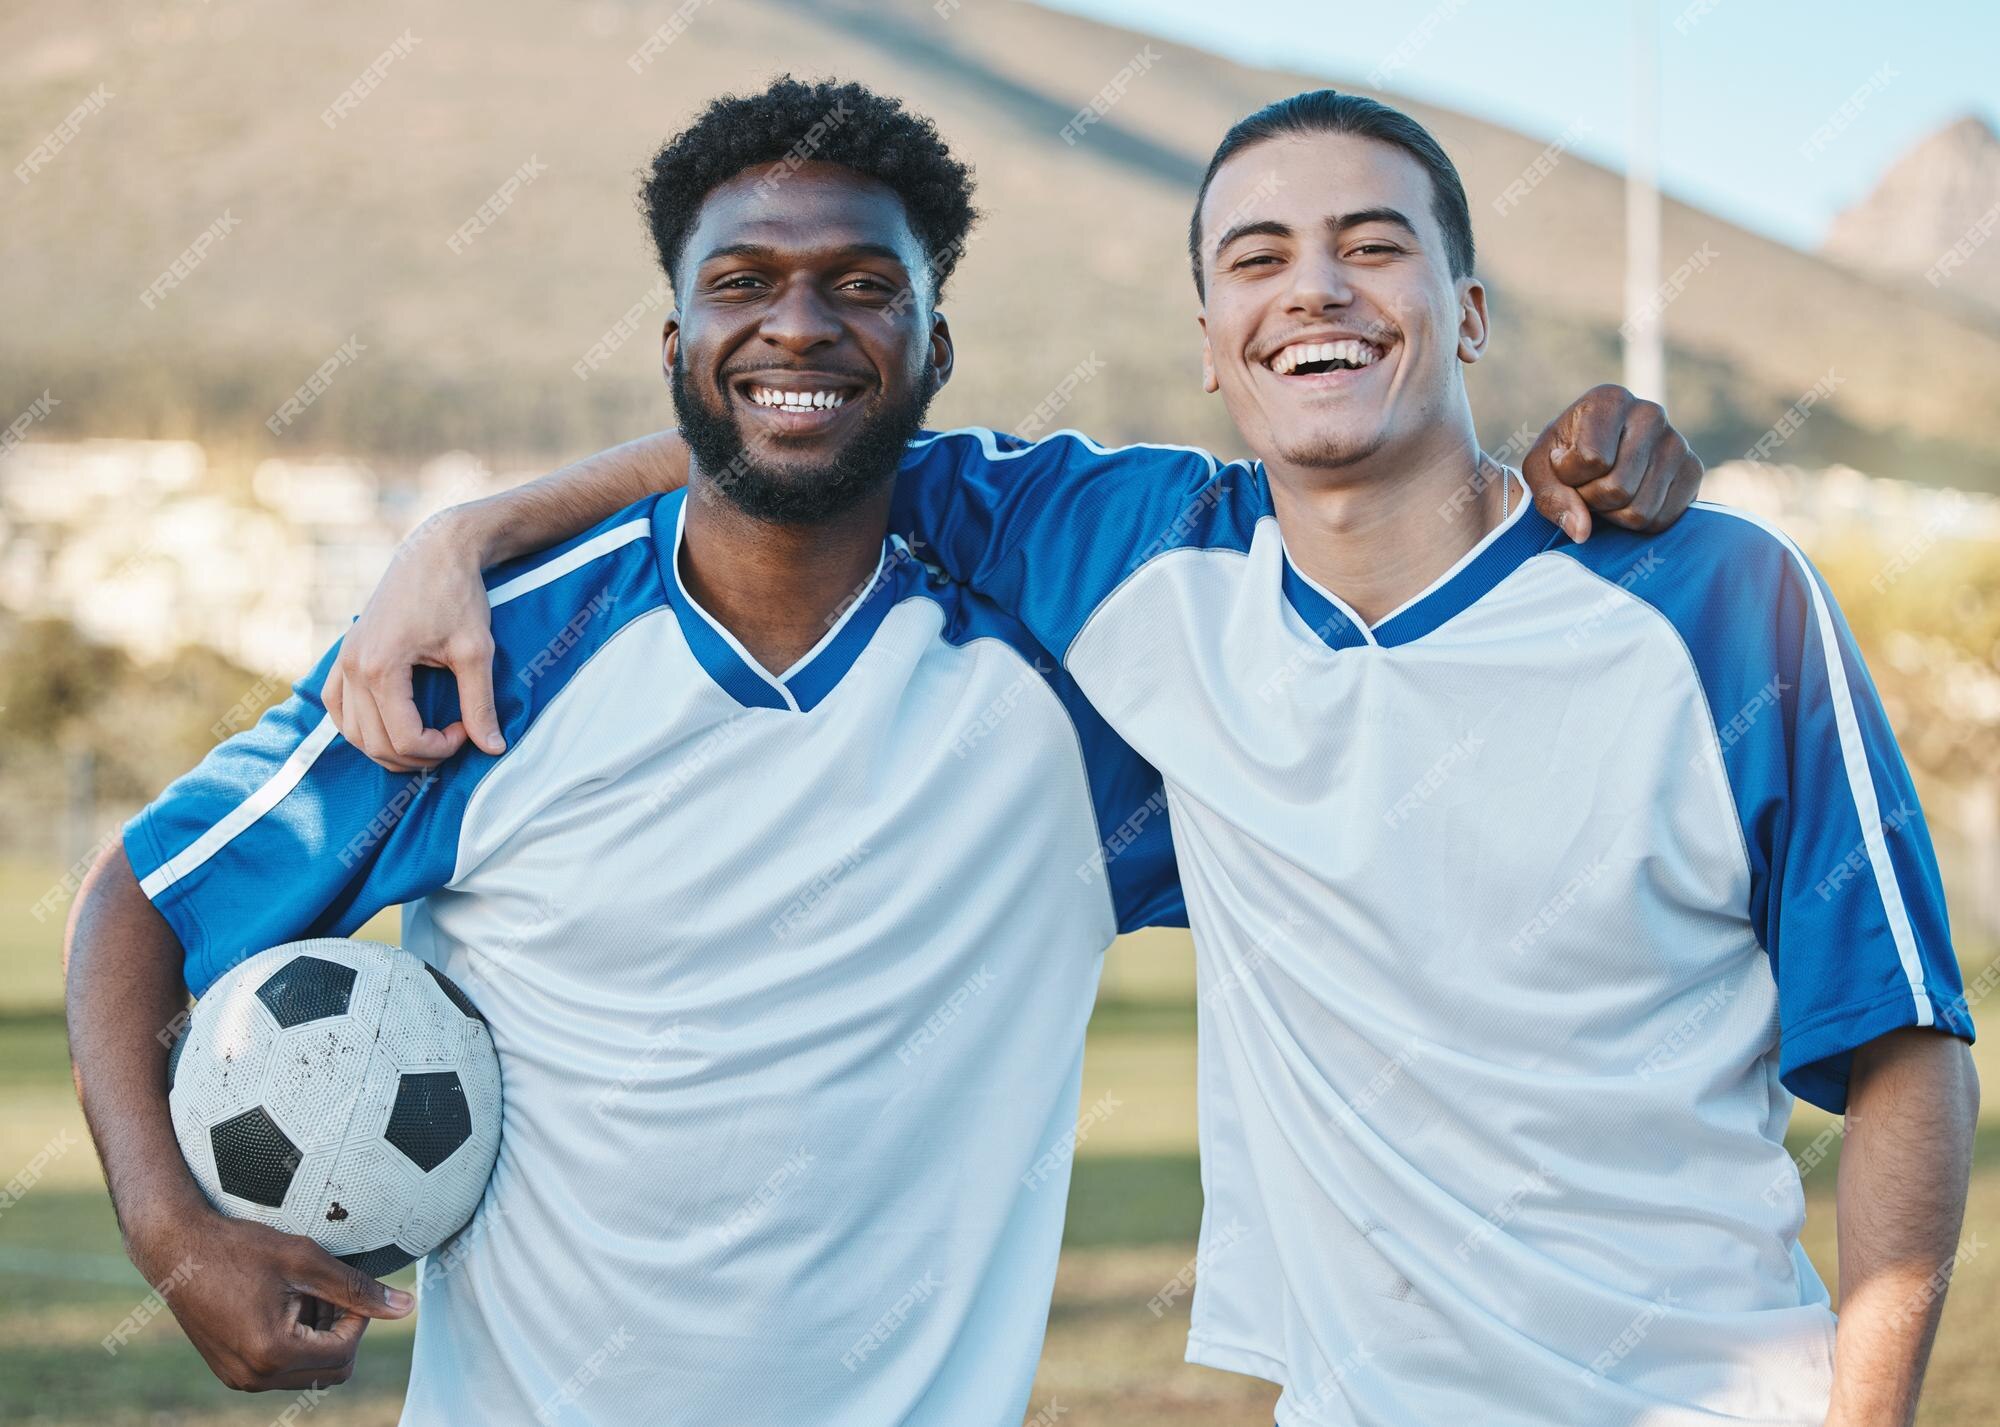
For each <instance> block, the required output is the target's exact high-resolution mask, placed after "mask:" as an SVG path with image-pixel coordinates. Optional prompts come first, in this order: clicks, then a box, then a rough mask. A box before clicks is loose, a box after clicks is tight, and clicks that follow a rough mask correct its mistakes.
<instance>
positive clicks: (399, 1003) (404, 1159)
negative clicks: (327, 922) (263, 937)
mask: <svg viewBox="0 0 2000 1427" xmlns="http://www.w3.org/2000/svg"><path fill="white" fill-rule="evenodd" d="M168 1080H169V1086H168V1102H169V1104H170V1106H171V1108H172V1111H173V1122H174V1133H175V1135H176V1137H177V1138H178V1139H179V1141H180V1147H181V1153H182V1154H183V1155H185V1156H186V1157H187V1162H188V1168H189V1169H190V1170H192V1171H193V1173H194V1177H195V1180H196V1182H197V1183H199V1184H200V1185H201V1187H202V1190H203V1192H204V1193H206V1194H207V1195H208V1197H209V1199H210V1201H211V1202H213V1203H214V1204H215V1206H216V1207H217V1208H218V1209H220V1210H221V1211H222V1212H223V1213H225V1214H228V1215H230V1216H232V1217H234V1218H239V1219H252V1220H255V1221H257V1222H258V1223H262V1224H267V1225H269V1226H270V1227H272V1228H274V1229H282V1230H284V1231H285V1232H286V1233H292V1234H301V1235H304V1236H305V1237H307V1238H309V1239H312V1240H313V1241H314V1242H316V1243H318V1244H319V1245H320V1246H321V1247H322V1248H324V1249H325V1250H326V1251H327V1252H328V1253H330V1254H332V1255H333V1256H334V1257H336V1258H338V1259H340V1260H341V1261H342V1262H343V1263H347V1264H352V1265H353V1266H355V1267H356V1268H359V1269H361V1270H362V1271H363V1272H365V1273H368V1274H372V1275H374V1276H375V1277H378V1278H379V1277H381V1276H382V1275H384V1274H388V1273H393V1272H394V1271H395V1270H397V1269H399V1268H402V1267H403V1266H404V1265H405V1264H408V1263H410V1262H412V1261H413V1260H415V1259H418V1258H420V1257H422V1256H423V1255H424V1254H427V1253H429V1252H430V1251H431V1250H433V1249H435V1248H436V1247H438V1245H440V1244H442V1243H443V1242H444V1241H445V1240H446V1239H448V1238H450V1237H451V1236H452V1235H453V1234H455V1233H457V1232H458V1231H459V1230H460V1229H461V1228H463V1227H464V1226H465V1224H466V1223H467V1222H468V1221H469V1220H470V1219H471V1218H472V1215H473V1212H474V1210H476V1209H477V1208H478V1207H479V1201H480V1198H481V1196H482V1195H483V1194H484V1193H485V1190H486V1181H487V1179H488V1177H489V1176H490V1175H491V1174H492V1172H493V1161H494V1159H495V1157H496V1156H497V1155H498V1153H499V1149H500V1061H499V1058H498V1056H496V1055H495V1053H494V1050H493V1036H492V1032H491V1030H490V1029H489V1028H488V1026H487V1024H486V1021H485V1018H484V1017H482V1016H481V1015H480V1014H479V1011H478V1010H477V1008H475V1007H474V1006H473V1004H472V1002H471V1001H470V1000H469V999H468V998H467V997H466V995H465V993H464V992H463V991H461V990H460V989H459V988H458V987H457V986H456V985H454V984H453V983H452V982H451V980H450V979H449V978H447V977H446V976H444V975H443V974H442V973H441V972H439V971H437V970H436V969H434V968H433V967H431V966H430V965H428V964H427V963H425V962H423V961H421V960H419V959H418V958H417V957H415V956H412V955H411V954H410V953H408V952H406V951H401V950H399V949H397V948H395V947H392V946H383V945H381V944H380V943H377V942H366V941H346V940H340V939H332V938H329V939H324V940H318V941H301V942H292V943H290V944H289V945H286V946H280V947H274V948H273V949H272V950H270V951H266V952H263V953H261V954H260V955H257V956H253V957H251V958H250V959H249V960H247V961H245V962H243V963H242V964H241V965H239V966H237V967H236V968H235V969H234V970H232V971H231V972H230V973H229V974H228V975H226V976H224V977H223V978H222V979H221V980H219V981H217V982H216V983H215V985H214V986H212V987H210V988H209V990H208V993H207V994H206V995H204V996H203V997H202V998H201V1000H200V1001H199V1002H198V1003H197V1004H196V1005H195V1008H194V1011H193V1013H192V1015H191V1016H190V1017H189V1021H188V1026H187V1032H186V1034H185V1035H184V1036H183V1037H182V1038H181V1039H180V1040H179V1041H177V1042H175V1044H174V1048H173V1052H172V1055H171V1057H170V1059H169V1062H168Z"/></svg>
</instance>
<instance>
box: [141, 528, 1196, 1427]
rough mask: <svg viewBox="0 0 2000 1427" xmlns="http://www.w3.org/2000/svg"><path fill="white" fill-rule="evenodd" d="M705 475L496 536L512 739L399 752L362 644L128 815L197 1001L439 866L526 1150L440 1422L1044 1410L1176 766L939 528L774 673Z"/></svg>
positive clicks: (436, 1306) (425, 1314) (437, 1357)
mask: <svg viewBox="0 0 2000 1427" xmlns="http://www.w3.org/2000/svg"><path fill="white" fill-rule="evenodd" d="M682 510H683V501H682V498H681V497H680V496H670V497H665V498H661V499H658V500H656V501H649V502H646V503H644V504H642V505H639V506H636V507H634V508H633V509H631V510H630V511H628V512H626V513H625V514H624V515H623V516H621V517H620V518H618V519H617V520H615V521H613V522H611V523H609V524H608V525H606V526H604V527H601V528H600V529H598V530H596V531H593V532H591V533H589V534H588V535H586V536H584V537H581V538H579V539H578V540H576V541H574V542H572V543H570V544H569V545H567V546H565V547H562V548H560V549H558V550H556V551H553V552H550V553H549V554H546V555H543V556H539V557H536V558H534V559H532V560H529V561H526V562H523V563H520V564H517V565H515V566H512V567H508V568H506V569H503V570H502V571H500V572H497V574H496V576H495V577H494V578H493V580H492V583H491V585H490V598H491V602H492V604H493V614H494V637H495V640H496V643H497V646H498V654H497V659H496V693H497V697H498V705H499V713H500V717H501V722H502V726H503V728H504V730H505V732H506V735H507V739H508V751H507V752H506V753H505V754H504V755H503V756H501V757H499V758H492V757H488V756H486V755H484V754H481V753H479V752H478V751H477V750H476V749H472V748H467V749H466V750H464V751H463V752H462V753H461V754H459V755H458V756H457V757H456V758H454V759H452V760H451V761H450V762H449V763H447V764H446V765H445V766H444V767H443V768H441V769H440V770H439V771H438V772H436V773H435V774H432V775H426V776H421V777H415V778H411V777H405V776H401V775H396V774H391V773H387V772H384V771H383V770H381V769H380V768H378V767H376V766H375V765H373V764H371V763H370V762H368V760H367V759H366V758H364V757H363V756H362V755H361V754H360V753H359V752H358V751H356V750H355V749H353V748H352V747H350V746H349V745H348V744H347V743H346V742H345V741H344V740H343V739H341V738H340V737H338V736H337V735H336V733H335V732H334V730H333V727H332V725H331V724H330V723H329V722H328V720H327V718H326V716H325V713H324V711H323V709H322V707H321V704H320V698H319V690H320V687H321V682H322V680H323V678H324V677H325V674H326V671H327V668H328V664H327V663H322V664H321V666H320V667H319V669H318V670H317V671H316V672H315V673H313V674H312V675H311V676H309V677H308V678H307V679H306V680H305V681H303V682H302V683H301V684H300V685H299V686H298V688H297V691H296V692H295V694H294V696H293V697H292V698H291V699H290V701H289V702H287V703H285V704H283V705H281V706H280V707H278V708H276V709H274V710H273V711H271V712H270V713H269V714H267V715H266V716H265V718H264V719H263V721H262V722H261V723H259V724H258V725H257V727H256V728H255V729H254V730H252V731H250V732H248V733H245V734H244V735H242V736H240V737H237V738H234V739H231V740H230V741H229V742H227V743H225V744H223V745H222V746H220V747H219V748H217V749H216V750H215V752H214V753H213V754H211V755H210V756H209V758H208V759H207V760H206V761H205V762H203V763H202V765H201V766H200V767H199V768H197V769H196V770H195V771H193V772H192V773H190V774H188V775H187V776H186V777H184V778H182V779H181V780H180V781H178V782H177V783H175V784H174V785H173V786H172V787H171V788H169V789H168V790H167V791H166V793H165V794H164V795H163V796H162V797H161V798H160V800H159V801H158V802H156V803H155V804H153V805H152V806H151V807H150V808H148V809H147V810H146V811H144V812H143V813H141V814H140V815H139V816H138V817H137V818H136V819H135V820H134V821H133V822H132V823H131V824H130V825H129V826H128V828H127V829H126V835H125V845H126V849H127V851H128V853H129V855H130V857H131V861H132V865H133V868H134V870H135V871H136V872H137V874H138V876H139V877H140V879H141V885H142V887H143V888H144V889H145V891H146V894H147V895H148V896H149V897H150V898H151V899H152V901H153V903H154V905H155V906H157V907H158V908H159V909H160V911H161V912H162V913H164V914H165V916H166V917H167V919H168V920H169V921H170V922H171V923H172V925H173V928H174V930H175V932H176V933H177V934H178V935H179V937H180V939H181V941H182V943H183V945H184V947H185V950H186V956H187V960H186V980H187V983H188V985H189V987H190V988H191V989H193V990H194V991H196V992H199V991H201V990H202V989H204V988H205V987H206V986H207V985H208V984H209V983H210V982H212V981H213V980H214V979H215V978H216V977H217V976H218V975H219V974H221V973H222V972H223V971H224V970H225V969H227V968H228V967H230V966H231V965H233V964H235V963H236V962H237V961H239V960H240V959H242V958H243V957H245V956H247V955H249V954H250V953H253V952H255V951H257V950H260V949H261V948H264V947H266V946H270V945H272V944H274V943H279V942H283V941H286V940H289V939H293V938H297V937H305V936H315V935H322V934H328V935H343V934H347V933H351V932H352V931H354V930H355V928H357V927H358V926H360V925H361V923H362V922H363V921H364V920H365V919H366V918H368V917H369V916H370V915H371V914H373V913H374V912H375V911H377V910H378V909H380V908H382V907H386V906H390V905H393V904H397V903H405V902H414V903H415V905H414V906H412V907H410V908H408V909H407V911H406V914H405V921H404V939H405V943H406V945H408V946H409V947H410V948H411V949H413V950H414V951H416V952H417V953H418V954H419V955H421V956H423V957H425V958H426V959H428V960H429V961H431V962H433V963H434V964H435V965H437V966H438V967H440V968H441V969H442V970H444V971H445V972H447V973H448V974H449V975H451V976H452V977H454V978H455V979H456V980H457V981H458V982H459V983H460V984H461V985H462V986H464V987H465V988H466V990H467V992H468V993H469V994H470V995H471V996H472V998H473V999H474V1000H475V1001H476V1002H477V1003H478V1005H479V1008H480V1009H481V1011H482V1012H483V1013H484V1014H485V1015H486V1016H487V1017H488V1019H489V1020H490V1021H491V1023H492V1027H493V1037H494V1042H495V1045H496V1046H497V1048H498V1050H499V1055H500V1063H501V1072H502V1081H503V1089H504V1095H505V1113H504V1123H503V1131H502V1139H501V1142H500V1158H499V1163H498V1166H497V1168H496V1169H495V1171H494V1176H493V1180H492V1183H491V1186H490V1189H489V1191H488V1195H487V1199H486V1202H485V1205H484V1206H483V1208H482V1210H481V1214H480V1217H479V1218H478V1219H476V1220H475V1221H474V1224H475V1227H476V1228H477V1232H476V1233H472V1232H468V1233H467V1234H464V1235H461V1236H460V1238H459V1239H458V1240H456V1241H454V1243H453V1244H451V1245H449V1246H448V1248H447V1250H446V1251H445V1252H443V1253H441V1254H440V1255H437V1256H434V1258H433V1260H432V1261H431V1263H430V1264H429V1265H428V1267H427V1268H426V1270H425V1271H424V1273H423V1275H422V1277H421V1279H420V1289H421V1292H420V1297H421V1307H420V1309H419V1318H418V1324H417V1336H416V1355H415V1362H414V1365H413V1368H412V1372H411V1380H410V1386H409V1395H408V1399H407V1405H406V1407H405V1410H404V1417H403V1420H404V1422H406V1423H409V1424H423V1427H430V1424H437V1423H447V1422H449V1423H466V1422H481V1423H503V1422H504V1423H527V1422H541V1423H548V1424H581V1423H600V1424H629V1423H635V1422H647V1423H673V1424H686V1427H716V1424H719V1423H729V1424H733V1427H800V1424H804V1423H839V1424H856V1427H879V1424H887V1423H905V1424H912V1427H918V1425H919V1424H924V1425H927V1427H965V1424H992V1427H999V1424H1005V1427H1018V1424H1019V1423H1020V1421H1021V1419H1022V1417H1023V1415H1024V1409H1025V1406H1026V1404H1027V1400H1028V1395H1029V1389H1030V1386H1031V1383H1032V1381H1033V1377H1034V1373H1035V1367H1036V1363H1037V1360H1038V1357H1039V1354H1040V1350H1041V1342H1042V1336H1043V1331H1044V1328H1045V1325H1046V1321H1047V1313H1048V1302H1049V1295H1050V1291H1051V1287H1052V1284H1053V1280H1054V1276H1055V1268H1056V1257H1057V1251H1058V1248H1059V1242H1060V1238H1061V1226H1062V1215H1063V1208H1064V1201H1065V1198H1066V1195H1067V1189H1068V1179H1069V1174H1068V1168H1069V1160H1070V1150H1071V1149H1072V1148H1073V1146H1074V1142H1075V1122H1076V1115H1077V1102H1078V1097H1079V1076H1080V1069H1081V1064H1082V1057H1083V1045H1084V1025H1085V1022H1086V1020H1087V1019H1088V1017H1089V1015H1090V1008H1091V1002H1092V998H1093V995H1094V992H1095V988H1096V983H1097V977H1098V971H1099V968H1100V965H1101V960H1102V952H1103V949H1104V947H1105V946H1106V944H1107V943H1108V942H1109V941H1110V940H1111V938H1112V937H1113V935H1114V934H1115V933H1116V932H1117V931H1119V930H1120V929H1121V928H1131V927H1137V926H1142V925H1146V924H1149V923H1159V922H1164V923H1176V924H1182V925H1184V924H1185V913H1184V911H1183V910H1182V904H1181V899H1180V891H1179V885H1178V882H1177V881H1176V879H1175V876H1174V869H1173V861H1172V855H1171V848H1170V841H1169V838H1168V835H1167V828H1166V821H1165V818H1164V817H1158V816H1155V817H1144V818H1135V817H1134V813H1135V810H1139V809H1144V808H1149V807H1150V808H1157V807H1158V806H1159V800H1160V794H1159V784H1158V778H1157V775H1156V774H1155V773H1154V772H1153V771H1152V770H1151V769H1150V768H1148V767H1147V766H1146V765H1145V764H1144V763H1143V762H1141V761H1140V760H1139V759H1138V758H1137V757H1136V756H1134V755H1133V754H1132V752H1131V750H1130V749H1129V748H1128V747H1126V746H1125V745H1124V744H1122V743H1121V742H1120V741H1119V740H1118V739H1117V738H1116V737H1115V736H1114V735H1112V734H1111V733H1110V731H1109V730H1108V728H1107V727H1106V726H1105V725H1104V723H1103V721H1102V720H1101V719H1099V718H1098V717H1097V716H1096V715H1095V714H1094V713H1093V712H1092V711H1091V710H1090V708H1089V706H1088V704H1087V703H1086V702H1085V701H1084V700H1083V699H1082V698H1081V697H1080V695H1079V694H1078V693H1077V691H1076V689H1075V686H1074V684H1073V682H1072V681H1071V679H1070V677H1069V676H1068V675H1066V674H1064V673H1062V672H1061V671H1060V669H1059V668H1058V667H1057V666H1056V664H1055V662H1054V661H1053V660H1051V659H1049V658H1048V657H1047V656H1046V655H1045V654H1044V652H1043V651H1042V650H1041V649H1040V648H1039V647H1038V646H1036V645H1035V644H1034V643H1033V642H1032V640H1031V639H1030V638H1029V637H1028V636H1027V635H1026V633H1025V631H1024V630H1023V628H1022V626H1021V625H1020V624H1019V623H1018V622H1016V621H1014V620H1012V619H1009V618H1006V617H1004V616H1001V615H999V614H998V613H997V612H996V611H995V610H993V609H992V608H991V607H990V606H987V605H986V604H985V603H984V602H982V601H980V600H978V599H976V598H973V597H971V596H969V595H967V594H966V593H965V592H964V591H963V590H961V589H959V588H958V587H955V586H952V585H950V584H948V583H946V582H944V581H942V580H940V579H938V578H937V577H936V576H935V575H934V574H932V573H931V572H930V571H927V570H926V569H925V568H924V567H923V565H921V564H920V563H919V562H918V561H916V560H914V559H912V558H911V556H910V552H909V548H908V546H906V545H904V544H902V543H900V542H896V541H891V542H888V543H886V544H885V546H884V553H883V557H882V563H881V566H880V568H879V570H878V572H877V575H876V578H875V580H874V581H873V583H872V584H871V586H870V588H869V589H868V590H867V592H866V593H865V594H863V595H862V596H861V597H860V598H859V599H858V600H856V601H855V602H854V603H853V604H852V606H851V607H850V608H849V609H847V611H846V612H845V613H844V614H843V615H842V616H841V617H840V618H839V620H838V621H837V622H835V623H834V624H833V625H832V627H831V628H829V629H828V631H827V633H826V636H825V638H824V639H823V640H821V642H820V643H819V645H818V647H816V648H815V649H813V650H812V651H811V652H810V653H809V654H807V655H806V656H805V657H804V658H802V659H800V660H799V662H798V663H797V664H796V665H795V666H794V667H793V668H791V669H790V670H788V671H786V673H785V674H784V675H783V676H782V677H774V676H771V675H769V674H767V673H765V672H764V671H763V670H761V669H760V668H759V667H758V666H757V664H756V663H755V662H754V660H752V659H751V658H750V657H749V656H748V655H747V654H746V653H745V651H744V650H743V649H742V648H741V647H740V646H739V645H738V644H737V642H736V641H735V640H734V639H733V638H732V637H731V636H730V635H729V633H728V632H727V631H726V630H724V629H723V628H722V627H721V626H719V625H718V624H716V623H714V622H713V621H712V620H711V619H710V617H709V616H708V615H707V614H706V613H705V612H704V611H703V610H702V609H701V608H700V607H699V606H698V605H697V604H696V603H695V602H694V601H693V600H692V599H691V598H690V597H689V595H688V593H687V591H686V590H685V589H684V587H683V586H682V584H681V582H680V579H679V576H678V569H679V566H678V562H677V558H676V552H677V551H678V548H679V544H678V542H679V534H680V518H681V514H682ZM418 694H419V703H420V706H421V707H422V708H423V710H424V712H425V714H426V717H427V719H428V721H429V722H430V723H432V724H433V725H437V726H442V724H443V723H445V722H448V721H449V720H451V719H453V718H455V717H456V716H457V713H456V694H455V691H454V689H453V688H452V686H451V684H450V682H449V680H448V679H446V678H443V677H439V676H438V674H437V671H426V672H424V673H423V674H422V675H421V677H420V680H419V687H418ZM1114 832H1115V833H1116V841H1115V855H1107V854H1106V852H1105V850H1104V844H1105V839H1106V837H1107V836H1108V835H1111V834H1113V833H1114ZM418 899H421V900H418Z"/></svg>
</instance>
